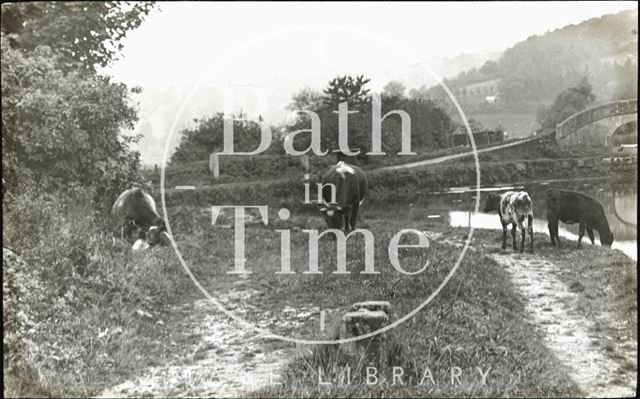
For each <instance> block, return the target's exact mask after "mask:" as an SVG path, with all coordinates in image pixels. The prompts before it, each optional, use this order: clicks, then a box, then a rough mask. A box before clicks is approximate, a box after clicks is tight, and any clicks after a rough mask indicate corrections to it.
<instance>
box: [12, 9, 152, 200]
mask: <svg viewBox="0 0 640 399" xmlns="http://www.w3.org/2000/svg"><path fill="white" fill-rule="evenodd" d="M150 9H151V4H150V3H136V4H131V3H116V2H106V3H88V2H66V3H53V2H40V3H16V4H8V5H3V6H2V25H1V33H0V35H1V42H2V144H3V159H2V166H3V179H4V180H5V181H6V182H7V188H8V190H10V191H13V192H14V194H19V192H20V191H21V190H23V189H25V190H26V189H27V188H35V189H36V190H40V191H41V192H50V191H53V190H56V191H67V192H69V191H73V189H74V188H79V190H78V192H84V193H87V192H88V193H93V194H95V197H94V200H96V201H100V202H102V201H104V202H106V203H108V202H109V201H110V200H112V199H115V198H113V197H114V195H117V193H118V191H120V190H122V189H123V188H124V187H125V186H126V184H127V183H128V182H131V181H132V180H137V179H139V175H138V169H139V154H138V153H137V152H134V151H132V150H131V148H130V145H131V144H132V143H134V142H136V141H137V140H138V137H133V136H128V135H124V134H122V131H123V130H124V129H131V128H133V123H134V122H135V121H136V120H137V110H136V108H135V107H134V106H133V104H132V103H131V101H130V98H129V95H130V93H131V92H137V91H138V90H139V89H132V90H129V89H128V88H127V87H126V86H125V85H123V84H118V83H114V82H112V81H111V79H110V78H109V77H108V76H102V75H99V74H97V73H96V71H95V68H96V66H98V65H99V66H104V65H106V64H107V63H108V62H110V61H111V60H113V59H114V58H115V57H116V56H117V54H118V51H119V50H120V49H121V48H122V45H121V41H122V39H123V38H124V36H125V35H126V33H127V32H128V31H130V30H131V29H134V28H136V27H137V26H138V25H139V24H140V23H141V22H142V20H143V17H144V16H145V15H146V14H147V13H148V11H149V10H150ZM70 189H71V190H70ZM101 205H104V203H102V204H101ZM109 205H110V204H109Z"/></svg>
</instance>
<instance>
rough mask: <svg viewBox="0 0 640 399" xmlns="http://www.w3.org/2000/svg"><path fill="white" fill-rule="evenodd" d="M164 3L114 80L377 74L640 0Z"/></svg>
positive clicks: (137, 34)
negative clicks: (576, 0) (601, 0)
mask: <svg viewBox="0 0 640 399" xmlns="http://www.w3.org/2000/svg"><path fill="white" fill-rule="evenodd" d="M157 7H158V9H157V10H154V11H153V12H152V13H151V14H150V15H149V16H148V18H147V20H146V21H145V22H144V23H143V24H142V26H141V27H140V28H139V29H137V30H135V31H133V32H130V33H129V35H128V37H127V39H126V40H125V43H124V44H125V49H124V52H123V54H122V56H121V59H120V60H119V61H117V62H116V63H114V64H113V65H112V66H111V67H110V69H109V73H110V74H112V75H113V76H115V77H116V79H118V80H120V81H123V82H125V83H128V84H131V85H140V86H143V87H145V86H159V87H167V86H172V85H176V84H184V83H190V82H195V81H198V80H200V78H202V77H203V76H205V75H206V74H207V72H209V73H210V78H208V80H209V81H211V82H215V84H220V83H224V84H229V83H234V84H236V83H237V84H248V83H256V82H262V81H270V80H274V79H292V78H293V79H298V78H304V77H308V76H314V75H318V74H320V73H326V72H328V71H333V70H335V71H338V72H343V73H344V72H350V71H357V72H364V73H367V74H369V76H373V77H375V76H376V75H377V74H380V73H382V71H383V70H384V69H386V68H388V67H390V66H400V65H408V64H415V63H416V62H418V61H422V62H426V63H428V61H429V59H430V58H432V57H442V56H444V57H452V56H456V55H458V54H460V53H478V52H482V51H500V50H504V49H506V48H508V47H510V46H511V45H513V44H514V43H515V42H517V41H520V40H523V39H525V38H527V37H528V36H530V35H532V34H542V33H544V32H546V31H548V30H553V29H556V28H559V27H562V26H565V25H568V24H571V23H578V22H581V21H583V20H585V19H588V18H592V17H596V16H600V15H603V14H607V13H614V12H618V11H621V10H624V9H630V8H635V7H636V5H635V3H634V2H520V3H505V2H491V3H486V2H485V3H468V2H463V3H412V2H411V3H410V2H407V3H393V4H392V3H380V2H378V3H368V4H363V3H201V2H197V3H195V2H194V3H187V2H177V3H160V4H158V6H157ZM234 51H235V53H234ZM225 60H226V61H225ZM221 61H224V62H223V63H222V65H218V66H217V67H216V65H217V64H219V63H220V62H221ZM214 67H215V70H213V69H214ZM374 80H375V79H374Z"/></svg>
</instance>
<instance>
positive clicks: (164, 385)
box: [100, 288, 306, 398]
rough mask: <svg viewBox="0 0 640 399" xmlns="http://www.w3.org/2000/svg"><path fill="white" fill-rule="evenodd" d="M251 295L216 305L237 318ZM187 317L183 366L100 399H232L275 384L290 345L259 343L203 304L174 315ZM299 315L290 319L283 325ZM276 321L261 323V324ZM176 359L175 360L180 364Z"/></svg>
mask: <svg viewBox="0 0 640 399" xmlns="http://www.w3.org/2000/svg"><path fill="white" fill-rule="evenodd" d="M256 294H258V293H257V292H256V291H253V290H245V289H242V288H239V289H238V290H236V291H235V292H233V293H231V294H229V295H227V296H226V297H224V298H223V299H222V302H223V304H224V305H225V306H226V307H227V308H232V309H233V311H235V312H237V314H239V315H242V314H243V313H246V312H247V311H248V309H247V308H246V307H243V306H238V305H237V303H242V301H243V299H246V298H247V297H248V296H250V295H256ZM175 312H176V313H181V312H184V313H188V316H187V317H186V318H185V320H184V324H182V325H181V327H180V328H181V329H183V330H187V331H190V332H191V335H190V338H191V340H192V341H193V342H194V344H193V346H192V350H191V353H186V354H183V355H184V357H183V360H174V361H173V362H172V363H170V364H167V365H164V366H159V367H151V368H149V369H147V370H146V371H145V372H144V373H143V375H141V376H139V377H137V378H135V379H132V380H129V381H126V382H124V383H122V384H120V385H118V386H115V387H112V388H110V389H107V390H105V391H104V392H102V393H101V394H100V397H105V398H106V397H140V396H167V397H174V396H206V397H212V396H215V397H237V396H239V395H242V393H243V392H247V391H251V390H254V389H257V388H260V387H264V386H267V385H273V384H277V383H278V378H279V376H278V371H279V370H280V369H281V368H282V367H283V366H284V365H285V364H286V362H287V359H290V358H291V356H293V352H294V351H293V350H291V349H288V348H291V345H283V344H281V343H279V342H274V340H269V339H265V337H263V336H261V335H260V334H259V333H258V332H256V331H253V330H251V329H249V328H247V327H246V326H244V325H240V324H239V323H237V322H235V321H233V320H230V319H229V318H228V317H227V316H225V315H224V314H222V313H220V312H219V311H218V310H217V308H216V306H215V305H214V304H213V303H211V302H209V300H208V299H201V300H198V301H196V302H195V303H193V304H189V305H187V306H184V305H183V306H181V307H180V308H178V309H175ZM298 317H306V315H305V314H301V315H292V317H291V320H289V321H287V322H289V323H295V322H296V318H298ZM278 322H282V321H276V320H265V323H266V324H270V323H278ZM180 358H181V356H176V359H180Z"/></svg>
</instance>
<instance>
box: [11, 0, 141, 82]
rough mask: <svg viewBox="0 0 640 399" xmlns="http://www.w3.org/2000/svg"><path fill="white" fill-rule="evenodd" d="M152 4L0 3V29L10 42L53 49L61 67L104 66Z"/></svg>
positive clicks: (89, 67) (98, 2)
mask: <svg viewBox="0 0 640 399" xmlns="http://www.w3.org/2000/svg"><path fill="white" fill-rule="evenodd" d="M152 7H153V3H152V2H115V1H104V2H102V1H96V2H93V1H65V2H47V1H45V2H24V3H14V4H3V6H2V33H4V34H5V35H6V37H7V38H8V39H9V40H10V42H11V46H12V47H14V48H18V49H21V50H25V51H29V50H34V49H35V48H36V47H38V46H49V47H51V48H53V49H55V51H56V53H57V55H58V60H59V61H60V62H62V63H63V64H64V65H65V66H66V67H67V68H74V67H79V66H80V67H84V68H88V69H91V70H93V69H94V68H95V66H96V65H99V66H106V65H107V64H108V63H109V62H110V61H113V60H114V59H115V58H116V56H117V55H118V53H119V52H120V50H122V47H123V45H122V39H124V38H125V36H126V35H127V33H128V32H129V31H131V30H133V29H136V28H137V27H138V26H140V24H141V23H142V22H143V20H144V17H145V16H146V15H147V14H148V13H149V11H151V9H152Z"/></svg>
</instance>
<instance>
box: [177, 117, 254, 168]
mask: <svg viewBox="0 0 640 399" xmlns="http://www.w3.org/2000/svg"><path fill="white" fill-rule="evenodd" d="M194 124H195V126H194V127H190V128H187V129H184V130H182V131H181V132H180V134H181V136H182V138H181V140H180V144H179V145H178V147H177V148H176V151H175V152H174V153H173V155H172V156H171V162H172V163H173V162H175V163H181V162H191V161H196V160H206V159H209V154H211V153H212V152H216V151H222V148H223V136H224V114H223V113H221V112H219V113H217V114H215V115H214V116H212V117H208V118H202V119H196V120H194ZM260 129H261V128H260V124H259V123H258V122H257V121H251V120H247V119H246V115H244V114H242V113H241V114H239V115H236V116H235V117H234V119H233V139H234V140H233V146H234V150H235V151H237V152H240V151H253V150H255V149H256V148H257V147H258V145H259V144H260Z"/></svg>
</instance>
